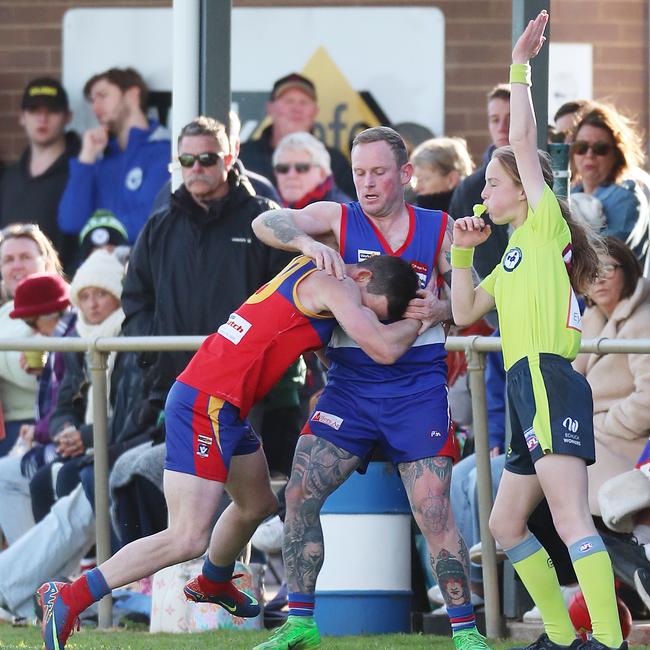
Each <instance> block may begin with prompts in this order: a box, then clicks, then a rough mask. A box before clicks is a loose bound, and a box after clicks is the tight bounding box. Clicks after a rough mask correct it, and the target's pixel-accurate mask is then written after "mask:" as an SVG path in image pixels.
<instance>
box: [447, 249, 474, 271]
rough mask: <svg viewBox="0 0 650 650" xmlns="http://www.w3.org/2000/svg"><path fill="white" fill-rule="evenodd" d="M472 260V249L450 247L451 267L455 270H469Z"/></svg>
mask: <svg viewBox="0 0 650 650" xmlns="http://www.w3.org/2000/svg"><path fill="white" fill-rule="evenodd" d="M473 260H474V249H473V248H461V247H460V246H454V245H453V244H452V246H451V265H452V266H453V267H454V268H455V269H471V268H472V262H473Z"/></svg>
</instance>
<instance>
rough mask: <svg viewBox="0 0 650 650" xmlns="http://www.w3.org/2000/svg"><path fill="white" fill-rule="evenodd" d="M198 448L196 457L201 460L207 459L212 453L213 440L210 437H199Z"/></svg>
mask: <svg viewBox="0 0 650 650" xmlns="http://www.w3.org/2000/svg"><path fill="white" fill-rule="evenodd" d="M197 441H198V443H199V444H198V446H197V448H196V455H197V456H200V457H201V458H207V457H208V454H209V453H210V445H211V444H212V438H209V437H208V436H202V435H198V436H197Z"/></svg>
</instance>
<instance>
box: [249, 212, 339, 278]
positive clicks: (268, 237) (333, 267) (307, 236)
mask: <svg viewBox="0 0 650 650" xmlns="http://www.w3.org/2000/svg"><path fill="white" fill-rule="evenodd" d="M340 223H341V206H340V205H339V204H338V203H332V202H329V201H320V202H317V203H312V204H311V205H308V206H306V207H304V208H302V209H301V210H290V209H288V208H282V209H280V210H268V211H266V212H262V214H260V215H259V216H258V217H256V218H255V220H254V221H253V232H254V233H255V235H256V236H257V238H258V239H260V240H261V241H263V242H264V243H265V244H268V245H269V246H273V247H274V248H280V249H282V250H286V251H295V252H298V253H302V254H303V255H307V256H308V257H311V258H312V259H313V260H314V262H315V263H316V266H317V267H318V268H319V269H325V270H326V271H327V272H328V273H329V274H330V275H335V276H336V277H337V278H338V279H339V280H342V279H343V278H344V277H345V264H344V262H343V260H342V258H341V256H340V255H339V254H338V252H337V250H335V249H337V248H338V236H339V231H340Z"/></svg>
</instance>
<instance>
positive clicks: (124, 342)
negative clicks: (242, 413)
mask: <svg viewBox="0 0 650 650" xmlns="http://www.w3.org/2000/svg"><path fill="white" fill-rule="evenodd" d="M205 338H206V337H204V336H158V337H110V338H109V337H107V338H95V339H89V338H49V337H35V338H27V339H24V338H22V339H1V338H0V351H1V350H13V351H23V350H41V351H50V352H55V351H56V352H89V353H90V370H91V373H92V383H93V423H94V426H93V435H94V441H93V446H94V472H95V520H96V535H97V562H98V564H99V563H101V562H104V561H106V560H107V559H108V558H109V557H110V555H111V542H110V539H111V535H110V517H109V503H108V431H107V407H108V396H107V390H106V388H107V382H106V368H107V359H108V354H109V353H110V352H113V351H115V352H136V351H178V350H185V351H193V350H196V349H197V348H198V347H199V346H200V345H201V343H202V342H203V341H204V340H205ZM445 345H446V348H447V350H449V351H461V352H465V355H466V357H467V368H468V373H469V385H470V391H471V396H472V417H473V425H472V430H473V433H474V444H475V452H476V481H477V492H478V500H479V501H478V503H479V525H480V534H481V543H482V558H483V559H482V566H483V588H484V592H485V625H486V632H487V635H488V636H489V637H491V638H498V637H500V636H502V632H503V620H502V616H501V607H500V599H499V583H498V574H497V562H496V548H495V543H494V538H493V537H492V535H491V534H490V530H489V528H488V520H489V516H490V511H491V509H492V478H491V470H490V450H489V444H488V435H487V400H486V392H485V354H486V352H498V351H499V350H501V339H499V338H496V337H490V336H467V337H460V336H450V337H449V338H448V339H447V342H446V344H445ZM580 351H581V352H598V353H602V354H612V353H613V354H616V353H618V354H627V353H634V352H636V353H645V354H648V353H650V339H626V340H617V339H607V338H600V339H588V340H583V341H582V344H581V346H580ZM111 621H112V602H111V598H110V597H109V596H107V597H105V598H103V599H102V601H101V602H100V604H99V627H100V628H106V627H109V626H110V625H111Z"/></svg>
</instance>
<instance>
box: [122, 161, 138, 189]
mask: <svg viewBox="0 0 650 650" xmlns="http://www.w3.org/2000/svg"><path fill="white" fill-rule="evenodd" d="M124 185H125V186H126V189H127V190H131V191H132V192H135V190H137V189H138V188H139V187H140V185H142V167H134V168H133V169H129V171H128V172H127V174H126V178H125V179H124Z"/></svg>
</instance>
